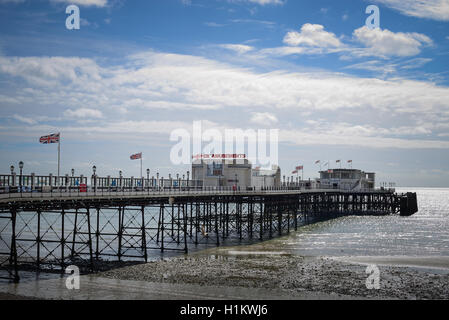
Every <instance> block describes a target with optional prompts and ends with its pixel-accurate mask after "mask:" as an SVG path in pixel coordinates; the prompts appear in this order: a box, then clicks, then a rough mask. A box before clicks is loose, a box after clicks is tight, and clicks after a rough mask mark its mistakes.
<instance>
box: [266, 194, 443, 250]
mask: <svg viewBox="0 0 449 320" xmlns="http://www.w3.org/2000/svg"><path fill="white" fill-rule="evenodd" d="M397 191H398V192H407V191H411V192H416V193H417V195H418V207H419V212H418V213H416V214H415V215H413V216H412V217H400V216H387V217H344V218H340V219H335V220H331V221H326V222H320V223H316V224H313V225H309V226H305V227H302V228H301V229H300V231H298V232H297V233H295V234H292V235H291V236H289V237H287V238H282V239H277V240H274V243H272V244H271V245H274V246H275V247H278V248H279V249H283V250H288V251H291V252H294V253H296V254H300V255H305V256H348V255H350V256H352V255H360V256H364V255H366V256H394V255H400V256H449V188H446V189H435V188H426V189H424V188H420V189H418V188H398V190H397ZM271 245H270V246H271Z"/></svg>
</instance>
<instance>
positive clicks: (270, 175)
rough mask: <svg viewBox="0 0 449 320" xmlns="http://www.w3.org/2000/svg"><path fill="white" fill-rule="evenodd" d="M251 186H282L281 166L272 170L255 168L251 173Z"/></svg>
mask: <svg viewBox="0 0 449 320" xmlns="http://www.w3.org/2000/svg"><path fill="white" fill-rule="evenodd" d="M251 186H252V187H256V188H277V187H280V186H281V168H279V167H278V166H273V167H272V168H271V170H267V169H260V168H255V169H253V170H252V174H251Z"/></svg>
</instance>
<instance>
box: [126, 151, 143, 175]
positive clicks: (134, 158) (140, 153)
mask: <svg viewBox="0 0 449 320" xmlns="http://www.w3.org/2000/svg"><path fill="white" fill-rule="evenodd" d="M129 158H130V159H131V160H139V159H140V179H142V178H143V173H142V152H139V153H136V154H133V155H131V156H130V157H129Z"/></svg>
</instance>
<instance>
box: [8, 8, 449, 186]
mask: <svg viewBox="0 0 449 320" xmlns="http://www.w3.org/2000/svg"><path fill="white" fill-rule="evenodd" d="M69 4H76V5H78V6H79V8H80V13H81V28H80V30H67V29H66V27H65V20H66V18H67V16H68V15H67V14H66V13H65V9H66V7H67V6H68V5H69ZM371 4H375V5H377V6H379V8H380V14H381V17H380V29H377V30H370V29H368V28H366V27H364V25H365V20H366V18H367V17H368V15H367V14H366V13H365V9H366V7H367V6H368V5H371ZM448 27H449V1H447V0H429V1H424V0H421V1H411V0H402V1H398V0H372V1H354V0H340V1H294V0H286V1H281V0H208V1H202V0H191V1H187V0H184V1H181V0H150V1H138V0H71V1H65V0H33V1H31V0H0V30H1V32H0V134H1V135H0V141H1V144H0V164H1V168H3V169H2V170H1V171H2V172H8V171H9V170H8V168H9V166H10V165H11V164H15V165H16V166H17V162H18V161H20V160H23V161H24V162H25V166H26V167H25V168H26V169H25V171H33V172H36V173H40V174H47V173H49V172H55V171H56V146H46V145H40V144H38V143H37V141H38V138H39V136H41V135H45V134H49V133H53V132H59V131H60V132H61V133H62V139H63V140H62V145H61V146H62V171H63V172H69V170H70V169H71V168H75V170H76V171H77V172H78V173H80V172H81V173H84V174H90V173H91V169H90V168H91V167H92V165H93V164H95V165H96V166H97V167H98V168H99V169H98V172H99V174H100V175H108V174H111V175H114V174H116V173H117V172H118V170H123V171H124V172H125V174H126V175H135V176H137V175H138V174H139V164H138V163H137V162H131V161H130V160H129V155H130V154H132V153H136V152H140V151H142V152H143V154H144V166H145V167H149V168H151V170H152V173H153V172H156V171H159V172H160V173H161V174H162V175H167V174H168V172H171V173H177V172H183V171H185V170H187V167H186V166H173V165H172V164H171V163H170V160H169V153H170V149H171V148H172V146H173V145H174V143H173V142H171V141H170V140H169V136H170V133H171V132H172V131H173V130H175V129H179V128H185V129H187V130H191V127H192V122H193V121H197V120H202V121H203V123H204V126H205V127H206V128H217V129H220V130H224V129H226V128H241V129H270V128H275V129H279V130H280V144H279V158H280V159H279V162H280V165H281V168H282V169H283V171H284V172H286V173H289V172H290V171H291V170H292V169H293V167H295V166H296V165H298V164H303V165H304V166H305V170H304V171H305V176H306V177H312V178H313V177H315V176H316V175H317V170H318V167H317V166H316V165H314V162H315V160H318V159H320V160H322V161H323V163H324V162H327V161H328V160H331V167H332V166H336V164H335V162H334V161H335V160H337V159H342V160H344V161H346V160H349V159H351V160H353V161H354V162H353V163H354V167H359V168H361V169H364V170H367V171H375V172H377V173H378V181H379V182H381V181H394V182H396V183H397V184H399V185H402V186H446V187H449V88H448V85H449V73H448V71H449V68H448V58H449V32H448V31H449V28H448Z"/></svg>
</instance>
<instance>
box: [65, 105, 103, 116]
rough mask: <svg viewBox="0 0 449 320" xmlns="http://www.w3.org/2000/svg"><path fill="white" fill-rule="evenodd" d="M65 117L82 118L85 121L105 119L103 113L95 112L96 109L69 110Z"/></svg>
mask: <svg viewBox="0 0 449 320" xmlns="http://www.w3.org/2000/svg"><path fill="white" fill-rule="evenodd" d="M64 115H65V116H66V117H69V118H80V119H83V118H91V119H92V118H94V119H98V118H102V117H103V114H102V112H101V111H99V110H95V109H87V108H80V109H77V110H71V109H68V110H66V111H64Z"/></svg>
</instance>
